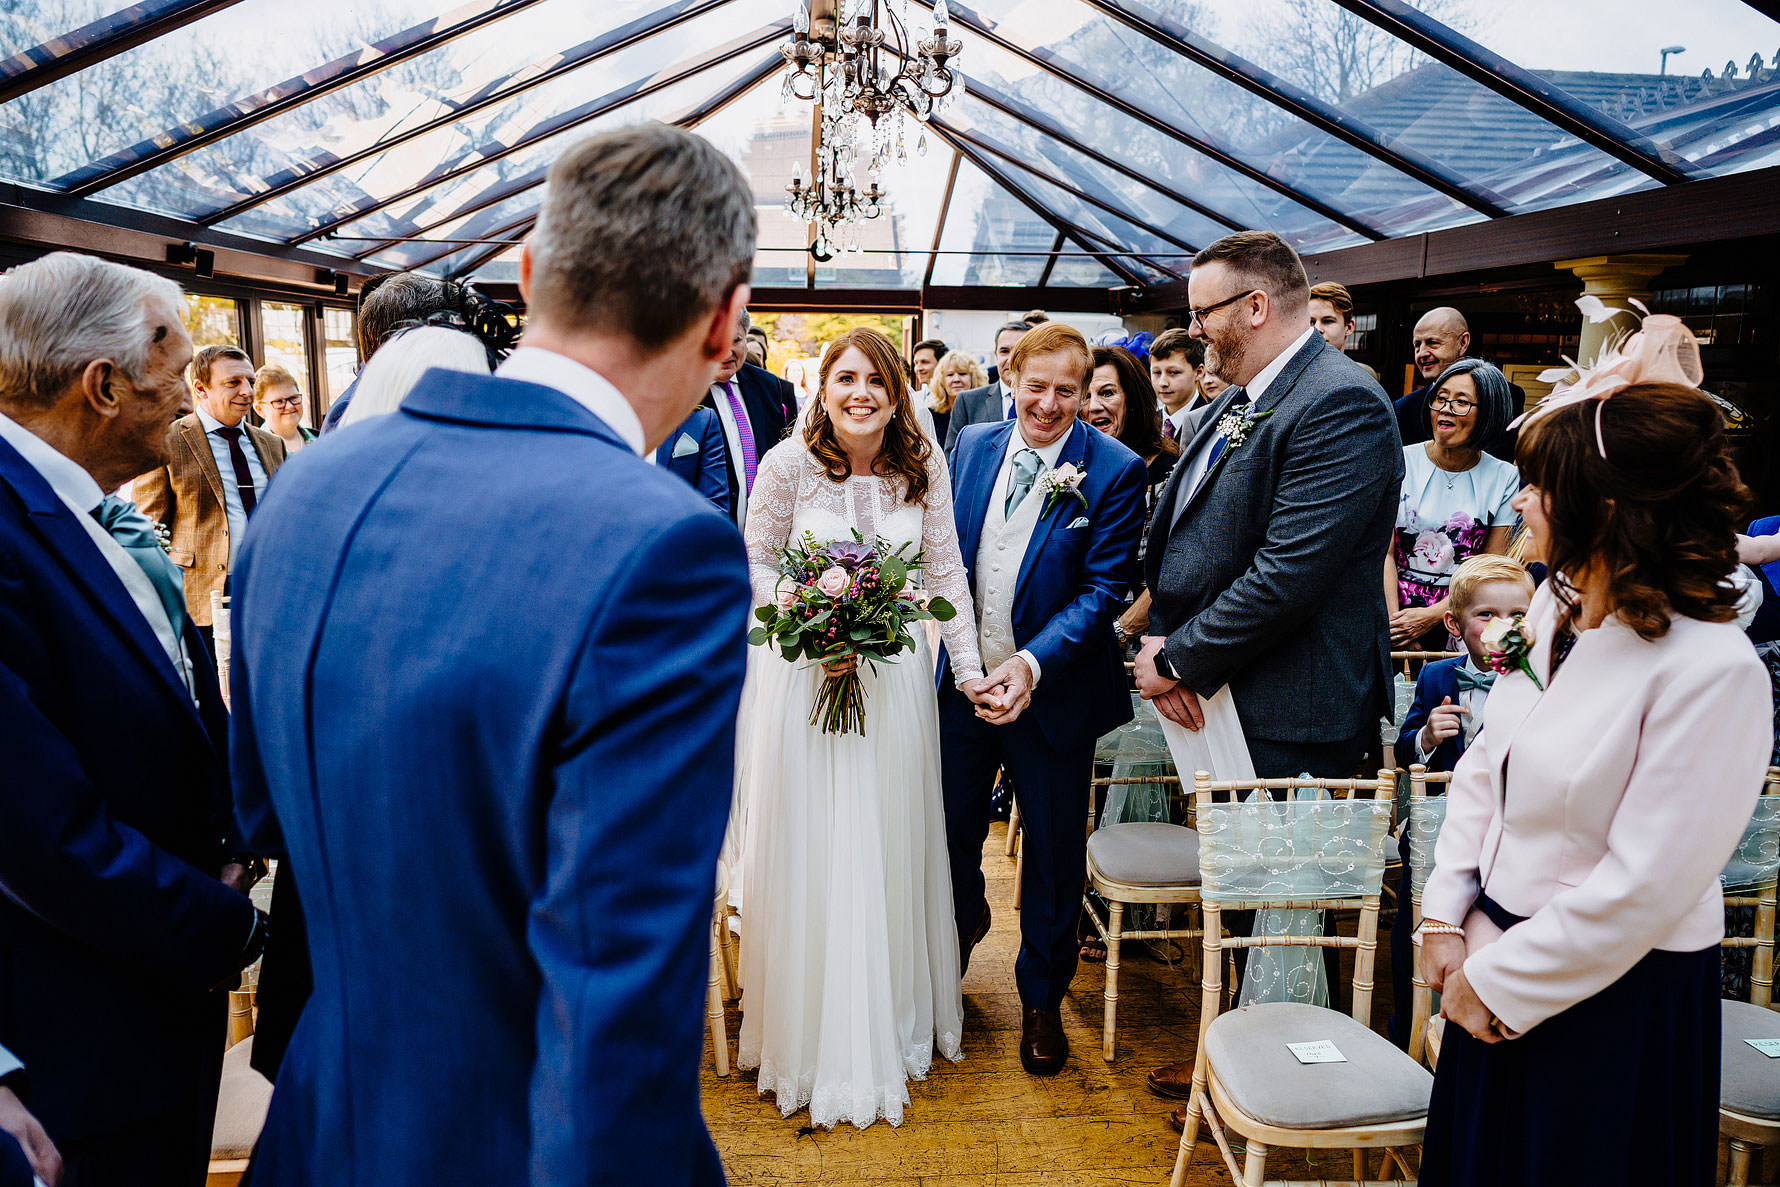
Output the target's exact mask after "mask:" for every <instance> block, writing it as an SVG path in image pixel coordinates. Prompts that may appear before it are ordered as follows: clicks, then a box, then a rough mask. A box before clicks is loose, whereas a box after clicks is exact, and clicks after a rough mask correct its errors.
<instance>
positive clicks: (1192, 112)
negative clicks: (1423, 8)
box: [966, 0, 1486, 233]
mask: <svg viewBox="0 0 1780 1187" xmlns="http://www.w3.org/2000/svg"><path fill="white" fill-rule="evenodd" d="M996 7H997V12H998V14H999V15H1000V16H1001V17H1002V19H1001V20H1000V21H999V22H998V24H997V31H998V32H1000V33H1001V34H1002V35H1003V36H1004V37H1007V38H1008V39H1009V40H1012V41H1014V42H1015V43H1016V44H1019V45H1021V46H1022V47H1023V48H1026V49H1028V50H1031V51H1034V52H1036V53H1039V54H1040V56H1042V57H1045V58H1046V59H1047V60H1049V61H1052V62H1053V63H1054V64H1056V65H1058V66H1061V67H1063V68H1064V69H1066V70H1068V71H1069V72H1070V73H1071V74H1073V75H1075V76H1076V77H1078V78H1080V79H1082V80H1084V81H1086V82H1089V83H1091V84H1092V85H1094V86H1096V87H1098V88H1099V89H1101V90H1102V91H1105V92H1107V93H1108V94H1111V95H1114V96H1116V97H1117V98H1119V99H1122V100H1124V101H1126V102H1128V103H1130V104H1132V105H1133V106H1135V107H1137V108H1139V109H1141V110H1143V111H1145V112H1147V113H1149V114H1150V115H1153V116H1155V117H1157V118H1158V119H1161V120H1163V121H1164V122H1166V123H1167V124H1169V125H1171V126H1172V127H1175V128H1178V129H1180V130H1181V131H1183V132H1186V133H1189V134H1191V135H1192V136H1194V137H1196V138H1197V139H1199V140H1201V141H1204V142H1206V143H1208V144H1211V145H1215V146H1218V147H1220V148H1222V149H1223V150H1225V151H1226V152H1228V153H1229V154H1230V155H1232V156H1234V157H1236V158H1238V159H1240V160H1242V161H1243V162H1245V163H1246V164H1249V165H1252V166H1254V167H1255V168H1257V169H1259V170H1261V171H1263V172H1265V173H1267V174H1268V175H1270V176H1274V177H1278V178H1281V179H1282V180H1287V181H1290V182H1291V184H1292V185H1293V186H1294V187H1295V188H1296V189H1298V190H1300V191H1302V192H1303V193H1305V194H1307V195H1308V196H1310V197H1311V198H1314V199H1315V200H1317V201H1319V202H1322V203H1325V204H1327V205H1329V206H1332V207H1334V208H1335V209H1337V210H1340V211H1342V212H1343V213H1345V214H1349V215H1353V216H1355V217H1358V218H1360V219H1361V220H1362V221H1364V222H1366V223H1367V224H1368V225H1372V226H1376V227H1377V228H1378V229H1380V230H1383V231H1386V232H1392V233H1394V232H1395V228H1394V227H1393V226H1392V225H1391V223H1390V221H1389V218H1388V217H1387V212H1389V211H1391V210H1393V209H1395V208H1399V207H1404V206H1408V205H1410V204H1416V203H1441V204H1444V206H1445V208H1446V210H1447V219H1446V223H1445V225H1449V226H1456V225H1458V224H1460V223H1466V222H1473V221H1476V220H1478V219H1481V218H1484V217H1486V216H1485V215H1484V214H1483V213H1482V212H1480V211H1477V210H1474V209H1472V208H1471V207H1469V206H1465V205H1463V204H1461V203H1460V202H1458V201H1456V200H1455V199H1452V198H1449V197H1446V196H1444V195H1442V194H1441V193H1440V192H1439V191H1438V190H1435V189H1433V188H1431V187H1429V186H1428V185H1426V184H1425V183H1423V182H1421V181H1418V180H1417V179H1416V178H1415V177H1413V176H1412V175H1410V174H1409V173H1406V172H1404V171H1402V170H1400V169H1398V168H1396V167H1395V166H1393V165H1390V164H1388V163H1386V162H1384V161H1381V160H1379V159H1377V158H1375V157H1373V156H1371V155H1369V154H1367V153H1365V152H1362V151H1361V150H1360V149H1358V148H1355V147H1353V146H1351V145H1349V144H1346V143H1344V142H1342V141H1341V140H1338V139H1336V138H1335V137H1334V136H1331V135H1329V134H1328V133H1326V132H1324V131H1322V130H1321V129H1319V128H1317V127H1315V126H1314V125H1312V124H1310V123H1308V122H1306V121H1304V120H1303V119H1301V118H1299V117H1298V116H1296V115H1294V114H1293V113H1291V112H1290V111H1289V110H1287V108H1285V107H1283V106H1281V105H1279V104H1276V103H1272V102H1269V101H1267V100H1266V99H1263V98H1261V97H1260V96H1257V95H1255V94H1252V93H1251V92H1249V91H1247V90H1245V89H1243V88H1242V87H1240V86H1238V85H1237V84H1236V83H1234V82H1231V81H1229V80H1228V79H1225V78H1223V77H1220V76H1219V75H1217V74H1216V73H1214V72H1213V71H1211V70H1209V69H1206V68H1205V67H1203V66H1200V65H1198V64H1196V63H1194V62H1193V61H1192V60H1191V59H1189V58H1187V57H1185V56H1183V55H1181V54H1179V53H1177V52H1176V51H1175V50H1173V49H1171V48H1170V47H1168V46H1166V45H1164V44H1162V43H1161V42H1159V41H1157V40H1156V39H1154V38H1152V37H1149V36H1146V35H1145V34H1144V33H1141V32H1139V31H1137V30H1136V29H1134V28H1131V27H1130V26H1128V25H1126V24H1124V23H1121V22H1119V21H1115V20H1112V19H1110V18H1108V17H1104V16H1101V15H1100V14H1098V13H1096V12H1094V11H1093V10H1092V9H1090V8H1089V7H1088V6H1087V5H1086V4H1084V3H1082V2H1081V0H1002V3H1001V4H999V5H997V6H996ZM1123 7H1124V8H1125V9H1126V10H1127V11H1129V12H1130V13H1131V14H1133V16H1134V17H1137V18H1139V19H1143V18H1148V19H1150V20H1152V21H1165V22H1169V23H1178V18H1177V17H1175V15H1174V13H1173V12H1172V11H1171V8H1172V7H1173V6H1167V5H1162V6H1153V5H1145V4H1144V3H1142V2H1137V3H1125V4H1124V5H1123ZM1192 15H1193V16H1197V15H1198V14H1197V13H1194V14H1192ZM1191 26H1192V27H1191V28H1190V29H1189V30H1187V31H1188V32H1190V33H1191V34H1194V35H1198V36H1200V37H1205V36H1206V35H1207V34H1208V33H1209V32H1210V30H1209V28H1208V27H1207V26H1206V24H1205V23H1202V22H1201V21H1199V20H1192V21H1191ZM1219 48H1221V47H1219ZM968 56H969V55H968V52H967V54H966V57H967V59H968ZM1392 139H1393V138H1392V137H1390V136H1388V135H1387V136H1386V140H1387V143H1388V142H1390V141H1391V140H1392Z"/></svg>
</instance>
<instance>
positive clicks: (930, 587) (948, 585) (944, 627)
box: [921, 450, 983, 680]
mask: <svg viewBox="0 0 1780 1187" xmlns="http://www.w3.org/2000/svg"><path fill="white" fill-rule="evenodd" d="M944 457H945V455H944V454H943V453H942V452H941V451H939V450H934V451H933V454H932V457H931V459H930V460H929V461H928V463H927V475H928V479H929V482H930V485H929V486H928V488H927V505H926V507H925V508H924V509H923V511H922V514H921V550H922V551H923V552H924V553H926V557H927V563H926V567H925V568H924V569H923V571H922V585H923V587H924V588H925V589H926V590H927V592H928V593H930V594H932V595H934V596H935V597H940V598H944V599H945V600H946V601H948V602H950V603H952V607H953V609H955V610H957V611H958V613H957V615H956V616H955V617H954V618H953V619H952V621H950V622H942V623H940V624H939V633H940V638H942V639H944V640H945V643H946V653H947V654H948V655H949V656H950V658H951V661H952V679H953V680H970V679H974V678H975V677H978V676H981V675H982V674H983V660H982V656H981V655H979V654H978V652H977V615H976V607H975V606H974V605H972V603H971V600H970V580H969V578H967V577H966V576H965V574H964V557H963V554H962V553H961V552H960V551H959V548H958V525H957V523H956V522H955V521H954V520H953V518H952V483H951V478H950V476H949V475H948V474H947V472H946V463H945V460H944Z"/></svg>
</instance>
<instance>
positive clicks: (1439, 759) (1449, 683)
mask: <svg viewBox="0 0 1780 1187" xmlns="http://www.w3.org/2000/svg"><path fill="white" fill-rule="evenodd" d="M1464 664H1465V657H1464V656H1462V655H1455V656H1453V657H1452V658H1451V659H1437V660H1434V661H1432V662H1431V663H1425V664H1423V665H1422V670H1421V673H1420V675H1418V676H1417V677H1416V678H1415V700H1413V701H1412V702H1410V705H1409V712H1408V713H1406V714H1404V716H1403V729H1402V732H1401V733H1399V734H1398V735H1397V746H1396V750H1397V765H1398V766H1399V767H1402V768H1403V769H1404V770H1408V769H1409V767H1410V766H1411V764H1413V763H1414V762H1415V761H1416V757H1415V736H1416V735H1417V734H1419V733H1421V730H1422V726H1424V725H1426V724H1428V714H1429V713H1431V712H1433V711H1434V710H1435V709H1436V708H1438V707H1439V705H1440V702H1441V701H1443V700H1445V699H1446V698H1447V697H1451V698H1452V703H1453V704H1455V705H1456V704H1458V703H1459V677H1458V671H1459V669H1460V668H1461V667H1463V666H1464ZM1464 753H1465V735H1464V734H1462V733H1461V734H1459V735H1458V736H1457V737H1454V738H1448V739H1447V740H1446V741H1444V742H1442V743H1440V745H1439V746H1438V747H1436V748H1435V750H1434V753H1433V754H1430V755H1429V756H1428V770H1430V771H1450V770H1453V769H1454V768H1456V767H1457V766H1458V765H1459V756H1460V755H1462V754H1464Z"/></svg>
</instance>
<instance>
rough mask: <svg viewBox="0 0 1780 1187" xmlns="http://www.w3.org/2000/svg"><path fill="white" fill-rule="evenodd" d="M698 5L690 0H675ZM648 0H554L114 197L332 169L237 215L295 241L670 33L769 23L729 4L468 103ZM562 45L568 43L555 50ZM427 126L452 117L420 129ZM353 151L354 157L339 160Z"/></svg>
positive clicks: (638, 64) (181, 211)
mask: <svg viewBox="0 0 1780 1187" xmlns="http://www.w3.org/2000/svg"><path fill="white" fill-rule="evenodd" d="M689 3H690V0H681V2H680V3H677V4H674V5H670V6H669V10H670V11H672V10H679V9H683V8H686V7H688V6H689ZM650 6H651V0H622V3H618V4H616V6H615V7H614V8H613V9H611V10H607V9H604V8H602V9H600V10H598V12H597V14H596V12H595V11H594V10H591V9H588V8H585V7H582V6H577V5H572V4H568V5H565V4H564V3H562V2H561V0H551V2H549V3H545V4H540V5H537V6H536V7H534V8H530V9H527V10H525V11H523V12H519V13H516V14H514V15H513V16H511V17H508V18H506V19H505V20H502V21H500V22H497V23H496V24H494V25H492V26H489V27H487V28H484V29H480V30H478V31H476V32H475V33H472V34H469V35H468V36H465V37H463V38H460V39H458V40H456V41H453V42H451V43H449V44H447V45H443V46H441V47H439V48H438V49H436V50H434V51H432V52H431V53H428V54H425V55H423V56H421V57H419V58H417V59H415V60H413V61H410V62H406V63H403V64H402V65H400V66H397V67H395V68H393V69H391V70H387V71H383V72H381V73H379V74H375V75H373V76H371V77H370V78H367V79H364V80H363V81H361V82H358V83H354V84H353V85H351V86H348V87H344V88H342V89H340V90H338V91H335V92H334V93H332V94H329V95H324V96H322V97H320V98H318V99H316V100H314V101H313V102H310V103H305V104H303V105H302V106H300V107H297V108H295V109H294V110H292V111H289V112H287V113H286V114H284V115H281V116H278V117H276V118H274V119H271V120H268V121H266V122H265V123H262V124H258V125H256V126H254V127H251V128H247V129H244V130H243V131H241V132H238V133H236V134H235V135H233V136H229V137H227V138H225V139H223V140H220V141H218V142H217V143H215V144H213V145H210V146H209V147H207V148H203V149H199V150H197V151H196V152H193V153H189V154H187V155H186V156H183V157H181V158H179V159H178V160H175V161H172V162H169V163H168V164H166V165H162V166H161V167H160V168H158V169H152V170H150V171H148V172H146V173H143V174H141V175H139V176H137V177H134V178H130V179H129V180H127V181H125V182H124V183H123V184H122V185H119V186H115V187H113V188H111V189H108V190H103V191H101V195H102V200H105V201H116V202H123V203H126V204H129V205H137V206H148V207H152V208H154V209H158V210H164V211H167V212H168V213H172V214H177V215H181V216H184V217H188V218H202V217H206V216H209V215H212V214H216V213H218V212H222V211H225V210H227V209H229V208H231V207H233V206H235V205H236V204H238V203H243V202H247V201H250V200H252V199H253V198H254V196H255V195H256V194H261V193H264V192H265V191H267V190H269V189H272V188H273V187H277V186H287V185H291V184H293V183H301V181H302V178H304V177H305V176H307V175H310V174H314V173H316V172H318V171H325V172H326V173H327V174H328V176H325V177H323V178H321V179H319V180H317V181H315V182H311V183H308V184H301V185H300V188H297V189H293V190H290V191H289V192H288V193H286V194H284V195H281V196H277V197H273V198H272V199H270V200H269V201H266V202H265V203H264V204H263V205H260V206H258V207H255V208H253V209H251V210H247V211H244V212H242V213H241V215H239V216H238V217H237V218H236V219H233V220H229V221H228V225H229V228H230V229H231V230H240V231H244V232H248V233H252V234H264V235H271V236H276V237H280V238H287V237H294V236H297V235H301V234H302V233H304V232H305V231H307V230H309V229H310V228H311V227H313V226H314V225H315V224H316V222H317V221H319V217H320V216H322V215H324V214H326V213H327V212H329V211H331V210H333V209H335V208H336V207H337V206H338V205H339V204H340V203H341V202H343V201H348V200H350V198H351V197H352V196H356V195H362V194H364V193H366V192H367V189H368V188H374V187H378V186H381V187H382V188H383V192H384V193H390V192H397V191H399V190H401V189H403V188H406V186H408V185H411V184H413V183H414V182H416V181H418V180H420V179H421V178H422V177H425V176H430V175H434V174H436V173H438V172H443V171H444V170H445V169H448V168H450V167H451V166H452V164H455V163H457V162H458V161H461V160H462V159H463V158H465V157H466V156H468V155H469V154H471V153H473V152H474V151H475V150H476V149H477V148H478V147H479V146H483V145H484V144H485V143H486V142H487V141H489V140H498V139H501V138H502V137H503V136H511V135H517V134H523V133H524V132H525V131H528V130H530V129H532V128H534V127H536V126H538V125H539V124H541V123H542V122H543V121H544V120H545V119H546V118H547V117H549V116H552V115H555V114H557V113H560V112H563V111H566V110H570V109H572V108H576V107H577V106H579V105H580V104H581V103H583V102H584V101H585V100H586V99H587V98H588V97H589V96H590V95H604V94H606V93H608V92H610V91H612V90H613V89H614V88H617V87H620V86H623V85H625V84H630V83H634V82H636V81H637V80H639V79H643V80H647V79H648V78H649V77H650V76H651V75H653V74H655V73H656V72H657V71H658V70H659V69H660V68H661V64H662V61H663V42H665V41H670V40H671V41H673V42H675V43H678V39H679V38H680V37H681V36H685V37H687V38H689V42H688V43H689V44H693V45H698V46H701V47H704V46H722V45H724V44H725V43H728V42H731V41H733V40H734V39H735V38H736V37H738V36H739V35H741V34H743V33H745V32H748V31H751V30H752V29H753V28H755V26H756V25H757V24H758V22H757V21H752V20H750V19H749V17H748V15H747V13H746V10H745V6H738V5H734V4H731V5H726V6H724V7H721V8H718V9H717V10H715V11H714V12H711V13H707V14H706V15H704V16H702V17H699V18H695V19H693V20H691V21H688V22H687V23H686V24H683V25H679V26H677V27H675V28H674V29H672V30H670V31H669V32H667V33H665V34H662V39H661V40H660V41H657V40H655V39H650V40H648V41H644V42H642V43H641V44H638V45H634V46H631V47H630V48H628V49H625V50H622V51H619V52H616V53H612V54H610V55H608V56H605V57H601V58H598V60H593V61H587V62H585V63H584V64H582V65H580V66H579V68H576V69H573V70H571V71H569V72H567V73H564V74H562V75H560V76H559V77H557V78H555V79H553V80H552V81H550V82H546V83H544V84H542V85H539V86H536V87H535V88H532V89H527V90H525V91H524V92H523V93H522V94H519V95H516V96H514V97H512V98H509V99H506V100H505V101H502V102H495V103H492V104H490V105H489V106H486V107H482V108H481V110H477V111H473V112H471V111H464V108H465V107H466V106H468V105H471V104H477V105H480V104H481V103H483V102H486V101H487V100H488V99H489V98H491V97H494V98H498V97H499V96H500V95H502V94H504V93H510V92H511V91H512V90H513V89H514V88H516V87H523V86H525V84H526V83H527V81H528V80H530V79H533V78H535V77H537V76H538V75H539V74H541V73H543V72H544V71H547V70H550V69H552V68H554V67H556V66H558V65H559V64H563V63H565V62H571V61H574V60H577V59H587V58H591V57H594V56H595V55H596V53H597V51H598V50H599V48H600V45H601V43H602V42H601V39H600V35H601V34H602V33H603V32H610V31H611V30H612V29H613V28H614V27H616V26H629V25H631V24H632V23H633V22H634V23H635V24H639V25H641V24H644V23H645V22H643V21H638V20H636V18H638V17H642V16H646V11H645V10H646V9H647V8H649V7H650ZM555 46H561V47H565V48H562V49H560V50H545V47H555ZM540 51H544V52H540ZM673 56H676V57H677V56H678V55H677V54H675V55H673ZM459 113H461V114H459ZM429 124H442V125H443V126H441V127H440V128H439V129H438V130H436V131H431V132H424V133H422V134H421V135H419V136H415V135H414V132H415V131H416V130H417V129H421V128H425V127H426V126H427V125H429ZM391 141H399V142H398V143H394V144H391V143H390V142H391ZM385 146H387V148H386V151H379V150H380V149H384V148H385ZM354 157H362V159H358V160H352V158H354ZM342 160H349V161H350V163H349V164H348V165H347V166H346V167H345V168H340V167H339V162H341V161H342ZM367 182H368V183H370V185H369V187H368V186H367V184H366V183H367Z"/></svg>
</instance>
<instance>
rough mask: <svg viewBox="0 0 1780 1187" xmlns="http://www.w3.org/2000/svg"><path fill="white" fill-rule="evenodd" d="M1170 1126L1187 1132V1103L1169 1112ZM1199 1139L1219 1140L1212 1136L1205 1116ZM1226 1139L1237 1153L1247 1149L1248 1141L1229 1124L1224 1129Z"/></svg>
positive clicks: (1177, 1131)
mask: <svg viewBox="0 0 1780 1187" xmlns="http://www.w3.org/2000/svg"><path fill="white" fill-rule="evenodd" d="M1168 1128H1169V1129H1172V1130H1173V1131H1174V1132H1175V1133H1185V1132H1187V1106H1186V1105H1181V1106H1179V1107H1178V1108H1176V1109H1175V1110H1174V1112H1172V1113H1170V1114H1168ZM1199 1140H1200V1141H1202V1142H1206V1143H1208V1144H1210V1143H1216V1142H1217V1139H1216V1138H1214V1137H1212V1136H1211V1127H1210V1126H1208V1125H1206V1124H1205V1118H1203V1117H1201V1118H1199ZM1224 1140H1225V1141H1226V1142H1228V1143H1230V1149H1231V1151H1232V1152H1234V1153H1236V1154H1241V1153H1243V1152H1244V1151H1245V1150H1246V1149H1247V1143H1246V1142H1244V1141H1243V1140H1242V1139H1241V1138H1240V1137H1238V1136H1237V1135H1236V1131H1235V1130H1233V1129H1230V1128H1229V1127H1228V1126H1226V1127H1225V1129H1224Z"/></svg>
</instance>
